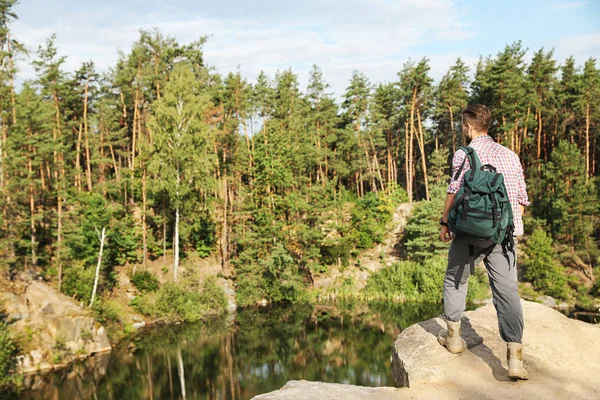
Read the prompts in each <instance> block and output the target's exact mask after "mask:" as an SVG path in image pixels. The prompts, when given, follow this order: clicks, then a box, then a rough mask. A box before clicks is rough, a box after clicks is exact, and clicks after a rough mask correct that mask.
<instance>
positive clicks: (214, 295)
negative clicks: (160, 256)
mask: <svg viewBox="0 0 600 400" xmlns="http://www.w3.org/2000/svg"><path fill="white" fill-rule="evenodd" d="M131 305H132V306H133V307H134V308H135V309H136V310H137V311H138V312H140V313H141V314H143V315H146V316H148V317H152V318H167V319H173V320H179V321H184V322H194V321H199V320H201V319H203V318H205V317H206V316H207V315H214V314H220V313H222V312H224V311H225V308H226V306H227V300H226V298H225V293H224V292H223V289H222V288H220V287H219V286H217V284H216V278H215V277H213V276H211V277H207V278H206V279H205V280H204V281H203V282H202V286H201V288H200V290H194V287H186V286H185V285H181V284H176V283H173V282H167V283H165V284H164V285H162V287H161V288H160V289H159V290H158V291H157V292H156V293H146V294H143V295H141V296H138V297H136V298H135V299H134V300H133V301H132V302H131Z"/></svg>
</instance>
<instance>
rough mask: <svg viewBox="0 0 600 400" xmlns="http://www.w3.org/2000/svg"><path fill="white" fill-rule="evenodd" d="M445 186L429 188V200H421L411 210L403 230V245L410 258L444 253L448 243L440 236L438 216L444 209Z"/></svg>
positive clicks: (419, 258) (414, 258) (415, 258)
mask: <svg viewBox="0 0 600 400" xmlns="http://www.w3.org/2000/svg"><path fill="white" fill-rule="evenodd" d="M445 189H446V188H445V187H444V186H441V185H438V186H434V187H432V188H431V200H430V201H421V202H420V203H419V204H417V205H416V206H415V208H414V210H413V211H412V213H411V215H410V218H409V219H408V222H407V224H406V228H405V230H404V232H405V235H404V246H405V248H406V254H407V256H408V258H410V259H411V260H424V259H426V258H428V257H430V256H432V255H443V254H446V252H447V250H448V248H449V246H450V245H449V244H448V243H445V242H442V241H441V240H440V239H439V236H440V225H439V222H440V217H441V212H442V210H443V209H444V199H445V196H446V190H445Z"/></svg>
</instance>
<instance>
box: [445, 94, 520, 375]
mask: <svg viewBox="0 0 600 400" xmlns="http://www.w3.org/2000/svg"><path fill="white" fill-rule="evenodd" d="M461 115H462V132H463V135H465V137H466V139H467V141H468V142H470V144H469V147H463V148H461V149H459V150H458V151H457V152H456V153H455V154H454V158H453V160H452V179H451V181H450V184H449V186H448V190H447V195H446V202H445V205H444V212H443V216H442V218H441V220H440V225H441V231H440V239H441V240H443V241H444V242H449V241H452V244H451V245H450V250H449V252H448V268H447V270H446V275H445V278H444V315H445V317H446V321H447V329H443V330H442V331H440V333H439V335H438V341H439V342H440V344H442V345H443V346H445V347H446V348H447V349H448V351H450V352H451V353H454V354H456V353H460V352H462V351H464V350H466V349H467V344H466V342H465V341H464V339H462V338H461V336H460V321H461V318H462V316H463V312H464V310H465V302H466V297H467V281H468V278H469V274H470V273H471V274H472V273H474V266H475V265H476V264H477V263H479V262H481V261H483V262H484V264H485V267H486V269H487V272H488V276H489V281H490V286H491V288H492V293H493V303H494V307H495V308H496V313H497V315H498V327H499V329H500V336H501V337H502V340H504V341H505V342H507V359H508V376H509V378H511V379H528V376H527V371H526V370H525V368H524V367H523V357H522V350H523V345H522V343H521V339H522V337H523V309H522V307H521V299H520V298H519V292H518V285H517V268H516V266H517V263H516V251H515V243H516V236H519V235H522V234H523V218H522V216H523V209H524V206H528V205H529V200H528V198H527V191H526V186H525V179H524V177H523V168H522V166H521V162H520V160H519V156H517V155H516V154H515V153H514V152H512V151H511V150H509V149H507V148H506V147H504V146H502V145H500V144H498V143H496V142H495V141H494V139H492V138H491V137H490V136H488V134H487V131H488V128H489V126H490V121H491V113H490V110H489V109H488V108H487V107H486V106H484V105H481V104H474V105H470V106H468V107H466V108H465V109H464V110H463V111H462V113H461Z"/></svg>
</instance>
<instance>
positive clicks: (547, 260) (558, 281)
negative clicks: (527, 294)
mask: <svg viewBox="0 0 600 400" xmlns="http://www.w3.org/2000/svg"><path fill="white" fill-rule="evenodd" d="M525 255H526V259H525V260H524V261H523V270H524V274H523V275H524V277H525V279H526V280H528V281H529V282H531V283H532V284H533V286H534V287H535V289H536V290H539V291H541V292H542V293H544V294H547V295H549V296H552V297H555V298H557V299H561V300H563V299H566V298H567V297H568V289H567V282H566V280H565V276H564V268H563V267H562V266H561V265H560V264H559V263H558V262H557V261H556V260H557V255H556V252H555V251H554V249H553V248H552V238H550V237H549V236H548V235H547V234H546V231H545V230H543V229H542V228H539V227H538V228H536V229H535V230H534V231H533V234H532V235H531V237H530V238H529V239H528V240H527V242H526V244H525Z"/></svg>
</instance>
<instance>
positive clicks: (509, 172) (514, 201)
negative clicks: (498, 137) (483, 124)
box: [447, 135, 529, 236]
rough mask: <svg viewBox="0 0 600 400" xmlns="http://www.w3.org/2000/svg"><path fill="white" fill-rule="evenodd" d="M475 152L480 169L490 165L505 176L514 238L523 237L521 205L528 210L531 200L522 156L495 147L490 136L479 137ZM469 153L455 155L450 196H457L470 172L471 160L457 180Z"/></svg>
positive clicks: (460, 151) (474, 142)
mask: <svg viewBox="0 0 600 400" xmlns="http://www.w3.org/2000/svg"><path fill="white" fill-rule="evenodd" d="M469 146H471V147H472V148H474V149H475V151H476V152H477V155H478V156H479V160H480V161H481V165H485V164H491V165H493V166H494V167H496V172H498V173H501V174H502V175H504V184H505V185H506V190H507V192H508V198H509V200H510V204H511V206H512V210H513V217H514V223H515V232H514V235H515V236H519V235H522V234H523V216H522V215H521V207H519V205H523V206H528V205H529V198H528V197H527V186H526V185H525V177H524V176H523V167H522V166H521V161H520V160H519V156H518V155H516V154H515V153H514V152H512V151H511V150H509V149H507V148H506V147H504V146H502V145H501V144H499V143H496V142H495V141H494V139H492V138H491V137H490V136H488V135H484V136H479V137H477V138H475V139H473V140H472V141H471V143H470V144H469ZM465 157H466V153H465V152H464V151H462V150H458V151H456V153H454V158H453V159H452V179H451V180H450V184H449V185H448V190H447V193H456V192H458V189H460V187H461V186H462V184H463V176H464V175H465V172H467V171H468V170H469V169H470V168H471V164H470V163H469V160H468V159H467V161H466V162H465V166H464V168H463V170H462V172H461V173H460V176H459V177H458V179H456V180H455V179H454V175H456V172H457V171H458V170H459V169H460V166H461V165H462V163H463V160H464V159H465Z"/></svg>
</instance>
